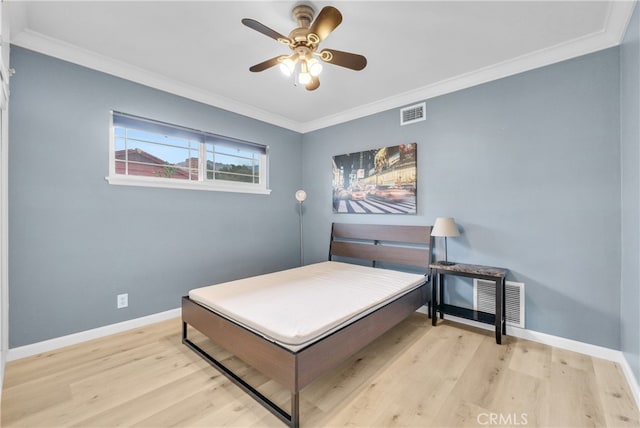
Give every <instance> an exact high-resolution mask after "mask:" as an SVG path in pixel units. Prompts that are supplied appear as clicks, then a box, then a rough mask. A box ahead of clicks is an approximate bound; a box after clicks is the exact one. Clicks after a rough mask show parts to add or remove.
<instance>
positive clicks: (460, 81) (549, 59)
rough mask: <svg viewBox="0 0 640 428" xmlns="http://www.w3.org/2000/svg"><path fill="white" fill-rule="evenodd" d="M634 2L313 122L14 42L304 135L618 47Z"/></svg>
mask: <svg viewBox="0 0 640 428" xmlns="http://www.w3.org/2000/svg"><path fill="white" fill-rule="evenodd" d="M635 5H636V1H634V0H614V1H611V2H609V10H608V14H607V18H606V22H605V24H604V28H603V29H602V30H601V31H599V32H597V33H592V34H589V35H586V36H584V37H580V38H576V39H573V40H569V41H567V42H564V43H561V44H558V45H555V46H551V47H549V48H545V49H541V50H538V51H535V52H532V53H529V54H526V55H522V56H520V57H516V58H513V59H509V60H507V61H503V62H501V63H498V64H494V65H490V66H487V67H483V68H480V69H477V70H474V71H471V72H468V73H464V74H461V75H458V76H454V77H452V78H450V79H446V80H442V81H439V82H435V83H433V84H430V85H426V86H423V87H421V88H417V89H414V90H411V91H408V92H404V93H401V94H398V95H394V96H391V97H388V98H384V99H381V100H378V101H375V102H372V103H368V104H364V105H361V106H358V107H356V108H353V109H349V110H345V111H342V112H339V113H336V114H333V115H329V116H325V117H321V118H319V119H316V120H312V121H309V122H298V121H295V120H292V119H289V118H286V117H284V116H280V115H277V114H274V113H271V112H268V111H266V110H262V109H259V108H256V107H254V106H251V105H248V104H245V103H241V102H239V101H236V100H233V99H231V98H226V97H222V96H219V95H216V94H214V93H211V92H206V91H203V90H202V89H200V88H197V87H194V86H191V85H188V84H185V83H183V82H179V81H176V80H173V79H169V78H167V77H165V76H162V75H159V74H157V73H152V72H149V71H147V70H144V69H142V68H138V67H135V66H132V65H130V64H127V63H124V62H120V61H116V60H113V59H112V58H109V57H106V56H102V55H98V54H96V53H94V52H91V51H88V50H86V49H83V48H80V47H78V46H76V45H72V44H69V43H66V42H62V41H60V40H57V39H53V38H50V37H47V36H45V35H43V34H40V33H37V32H35V31H32V30H30V29H28V28H27V29H24V30H22V31H20V32H19V33H18V34H16V35H15V36H13V37H12V43H13V44H14V45H16V46H20V47H23V48H26V49H30V50H33V51H36V52H39V53H42V54H45V55H49V56H53V57H55V58H59V59H62V60H65V61H68V62H72V63H75V64H78V65H81V66H84V67H88V68H91V69H94V70H97V71H101V72H104V73H107V74H110V75H113V76H117V77H121V78H123V79H127V80H130V81H133V82H136V83H139V84H142V85H145V86H149V87H152V88H155V89H159V90H162V91H165V92H168V93H172V94H175V95H179V96H182V97H185V98H189V99H192V100H195V101H198V102H201V103H204V104H207V105H210V106H213V107H218V108H221V109H224V110H228V111H231V112H233V113H237V114H240V115H243V116H247V117H250V118H253V119H257V120H260V121H263V122H267V123H270V124H272V125H276V126H280V127H282V128H286V129H289V130H292V131H295V132H299V133H302V134H304V133H308V132H312V131H316V130H319V129H323V128H327V127H330V126H334V125H338V124H341V123H344V122H349V121H351V120H355V119H359V118H362V117H365V116H369V115H372V114H376V113H380V112H383V111H386V110H391V109H395V108H399V107H402V106H405V105H408V104H412V103H416V102H420V101H424V100H428V99H430V98H434V97H437V96H441V95H445V94H448V93H452V92H456V91H459V90H462V89H467V88H470V87H473V86H476V85H480V84H482V83H487V82H491V81H494V80H498V79H501V78H504V77H508V76H512V75H515V74H519V73H522V72H525V71H529V70H533V69H536V68H540V67H544V66H547V65H550V64H554V63H557V62H560V61H564V60H568V59H571V58H575V57H578V56H581V55H586V54H589V53H593V52H596V51H599V50H602V49H607V48H610V47H613V46H617V45H619V44H620V43H621V42H622V40H623V38H624V35H625V32H626V29H627V26H628V24H629V21H630V19H631V16H632V14H633V10H634V7H635Z"/></svg>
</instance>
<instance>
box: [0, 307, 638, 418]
mask: <svg viewBox="0 0 640 428" xmlns="http://www.w3.org/2000/svg"><path fill="white" fill-rule="evenodd" d="M180 333H181V324H180V321H179V320H178V319H174V320H169V321H165V322H162V323H158V324H154V325H152V326H148V327H144V328H139V329H136V330H131V331H129V332H125V333H121V334H117V335H113V336H110V337H107V338H103V339H98V340H94V341H91V342H87V343H84V344H81V345H76V346H73V347H69V348H65V349H61V350H59V351H55V352H50V353H46V354H42V355H38V356H35V357H31V358H25V359H23V360H19V361H14V362H11V363H9V364H8V365H7V367H6V377H5V381H4V391H3V395H2V409H1V410H2V414H1V425H2V426H3V427H112V426H136V427H168V426H177V427H205V426H207V427H262V426H264V427H274V428H276V427H277V428H281V427H284V426H285V425H284V424H282V423H281V422H280V421H278V420H277V419H276V418H275V417H274V416H273V415H271V414H270V413H269V412H268V411H267V410H265V409H264V408H263V407H262V406H260V405H259V404H257V403H256V402H254V401H253V400H252V399H251V398H250V397H248V396H247V395H246V394H245V393H243V392H242V391H241V390H240V389H238V388H237V387H236V386H235V385H233V384H231V383H230V382H229V381H228V380H226V379H225V378H224V377H223V376H222V375H220V374H219V373H218V372H217V371H216V370H215V369H214V368H213V367H211V366H210V365H209V364H208V363H206V362H205V361H204V360H202V359H201V358H200V357H198V356H197V355H196V354H194V353H193V352H192V351H191V350H189V349H188V348H187V347H186V346H184V345H182V344H181V341H180ZM190 335H191V333H190ZM503 342H504V343H503V345H502V346H500V345H496V344H495V340H494V337H493V335H492V334H491V333H489V332H485V331H481V330H476V329H473V328H470V327H465V326H462V325H460V324H454V323H450V322H448V321H444V322H440V324H439V325H438V327H431V325H430V322H429V320H427V318H426V317H425V316H423V315H421V314H415V315H413V316H412V317H410V318H409V319H407V320H406V321H404V322H403V323H401V324H400V325H398V326H397V327H396V328H394V329H393V330H391V331H389V332H388V333H387V334H386V335H384V336H382V337H381V338H380V339H378V340H377V341H376V342H374V343H373V344H371V345H370V346H368V347H367V348H365V349H364V350H362V351H361V352H359V353H358V354H357V355H355V356H354V357H353V358H351V359H350V360H349V361H347V362H345V363H344V364H343V365H342V366H341V367H339V368H338V369H336V370H334V371H333V372H331V373H329V374H327V375H326V376H324V377H323V378H321V379H319V380H318V381H316V382H315V383H313V384H312V385H310V386H309V387H307V388H306V389H304V390H303V391H302V394H301V425H302V427H390V426H394V427H428V426H438V427H460V426H485V427H487V426H489V427H491V426H528V427H538V426H539V427H586V426H594V427H604V426H610V427H617V426H632V427H638V426H640V417H639V415H638V409H637V408H636V406H635V403H634V401H633V398H632V396H631V393H630V391H629V389H628V387H627V384H626V382H625V380H624V377H623V374H622V371H621V369H620V367H619V366H618V365H617V364H615V363H612V362H609V361H605V360H601V359H597V358H592V357H589V356H585V355H581V354H577V353H573V352H568V351H564V350H561V349H556V348H552V347H549V346H545V345H541V344H538V343H534V342H529V341H526V340H521V339H516V338H513V337H507V338H505V339H503ZM201 343H202V344H204V343H205V340H204V339H201ZM207 346H208V347H209V350H210V351H211V352H216V354H217V356H218V357H219V358H221V359H223V360H225V362H226V363H227V364H229V365H230V366H232V367H234V368H235V369H236V370H238V371H239V372H240V373H242V374H243V377H245V378H246V379H248V380H249V381H250V382H251V383H252V384H254V385H259V388H260V390H261V391H262V392H263V393H266V394H268V396H269V397H271V398H272V399H273V400H274V401H275V402H277V403H279V404H282V405H286V404H287V401H288V399H289V393H288V392H287V391H285V390H283V389H282V388H280V387H279V386H278V385H276V384H275V383H274V382H271V381H269V380H268V379H267V378H265V377H264V376H262V375H261V374H259V373H257V372H255V371H253V370H251V369H250V368H248V367H246V366H245V365H244V364H243V363H242V362H241V361H239V360H237V359H235V358H234V357H233V356H231V355H229V354H227V353H225V352H224V351H223V350H220V349H216V348H215V346H213V345H211V344H207Z"/></svg>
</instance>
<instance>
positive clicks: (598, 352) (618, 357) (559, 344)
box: [445, 315, 640, 409]
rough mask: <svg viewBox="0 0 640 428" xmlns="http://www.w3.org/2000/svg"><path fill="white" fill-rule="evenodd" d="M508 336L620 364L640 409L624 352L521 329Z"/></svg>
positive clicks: (638, 387)
mask: <svg viewBox="0 0 640 428" xmlns="http://www.w3.org/2000/svg"><path fill="white" fill-rule="evenodd" d="M445 320H448V321H453V322H457V323H460V324H465V325H470V326H472V327H476V328H480V329H482V330H489V331H494V327H493V326H492V325H489V324H484V323H479V322H477V321H473V320H468V319H465V318H459V317H456V316H453V315H447V316H446V317H445ZM507 336H513V337H518V338H521V339H526V340H530V341H532V342H537V343H542V344H544V345H549V346H553V347H556V348H560V349H566V350H567V351H573V352H578V353H580V354H585V355H589V356H591V357H595V358H602V359H603V360H608V361H613V362H614V363H618V364H620V367H621V368H622V372H623V374H624V376H625V378H626V380H627V384H628V385H629V389H630V390H631V394H632V395H633V398H634V400H635V402H636V406H637V407H638V408H639V409H640V385H639V384H638V380H637V379H636V377H635V376H634V374H633V371H632V370H631V367H630V366H629V362H628V361H627V358H626V357H625V355H624V353H623V352H622V351H618V350H615V349H611V348H606V347H604V346H598V345H592V344H590V343H584V342H579V341H577V340H572V339H567V338H564V337H560V336H553V335H551V334H547V333H540V332H538V331H533V330H527V329H526V328H519V327H511V326H509V327H507Z"/></svg>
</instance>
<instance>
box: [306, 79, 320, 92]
mask: <svg viewBox="0 0 640 428" xmlns="http://www.w3.org/2000/svg"><path fill="white" fill-rule="evenodd" d="M319 86H320V79H318V77H317V76H314V77H312V78H311V82H309V83H307V86H305V88H307V91H315V90H316V89H318V87H319Z"/></svg>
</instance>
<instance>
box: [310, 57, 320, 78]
mask: <svg viewBox="0 0 640 428" xmlns="http://www.w3.org/2000/svg"><path fill="white" fill-rule="evenodd" d="M308 66H309V73H311V75H312V76H314V77H317V76H319V75H320V73H322V64H321V63H320V61H318V60H317V59H315V58H312V59H310V60H309V61H308Z"/></svg>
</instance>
